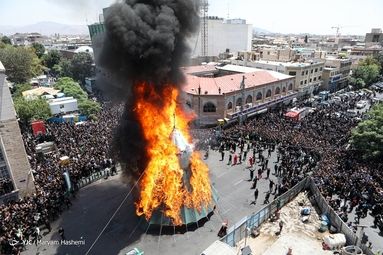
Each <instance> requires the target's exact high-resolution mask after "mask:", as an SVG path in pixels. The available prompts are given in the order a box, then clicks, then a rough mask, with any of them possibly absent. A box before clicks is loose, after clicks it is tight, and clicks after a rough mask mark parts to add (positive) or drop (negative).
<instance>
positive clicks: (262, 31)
mask: <svg viewBox="0 0 383 255" xmlns="http://www.w3.org/2000/svg"><path fill="white" fill-rule="evenodd" d="M253 33H254V34H266V35H267V34H272V33H273V32H270V31H268V30H266V29H263V28H260V27H253Z"/></svg>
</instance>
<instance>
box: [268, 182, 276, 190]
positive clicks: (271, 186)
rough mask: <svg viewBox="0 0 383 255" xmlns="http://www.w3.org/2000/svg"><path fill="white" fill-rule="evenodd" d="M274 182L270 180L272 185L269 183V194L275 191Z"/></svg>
mask: <svg viewBox="0 0 383 255" xmlns="http://www.w3.org/2000/svg"><path fill="white" fill-rule="evenodd" d="M274 184H275V183H274V182H273V181H272V180H270V183H269V192H271V191H272V190H273V186H274Z"/></svg>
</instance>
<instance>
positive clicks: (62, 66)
mask: <svg viewBox="0 0 383 255" xmlns="http://www.w3.org/2000/svg"><path fill="white" fill-rule="evenodd" d="M53 69H54V70H58V71H59V73H58V74H59V76H60V77H71V78H73V72H72V65H71V62H70V61H69V60H68V59H62V60H61V61H60V63H59V64H58V65H55V66H54V67H53Z"/></svg>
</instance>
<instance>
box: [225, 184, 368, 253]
mask: <svg viewBox="0 0 383 255" xmlns="http://www.w3.org/2000/svg"><path fill="white" fill-rule="evenodd" d="M308 189H309V190H310V191H311V193H312V197H310V199H315V202H316V204H317V206H318V207H319V209H320V211H321V213H322V214H327V215H328V217H329V219H330V221H331V224H332V226H334V227H335V228H336V229H337V230H338V231H339V232H341V233H343V234H344V235H345V236H346V240H347V245H356V244H357V243H358V240H359V237H358V236H357V235H356V234H355V233H354V231H352V230H351V229H350V228H349V227H348V226H347V224H346V223H344V222H343V221H342V219H341V218H340V217H339V216H338V215H337V214H336V212H335V211H334V210H333V209H332V208H331V207H330V206H329V205H328V203H327V202H326V200H325V199H324V197H323V196H322V194H321V193H320V191H319V189H318V187H317V186H316V185H315V182H314V180H313V179H312V178H311V177H306V178H305V179H303V180H302V181H300V182H299V183H298V184H296V185H295V186H294V187H293V188H291V189H290V190H289V191H287V192H285V193H284V194H283V195H281V196H279V197H278V198H277V199H275V200H274V201H272V202H271V203H270V204H268V205H266V206H265V207H263V208H262V209H261V210H259V211H258V212H256V213H254V214H252V215H250V216H246V217H244V218H243V219H242V220H240V221H239V222H237V223H236V224H234V225H233V226H232V227H231V228H229V230H228V232H227V235H226V236H224V237H222V238H221V239H220V240H221V241H222V242H225V243H227V244H229V245H230V246H232V247H235V246H236V244H237V243H238V242H239V241H240V240H242V239H244V238H245V237H247V236H248V233H247V229H248V228H249V229H251V228H253V227H258V226H260V225H261V224H262V223H263V222H265V221H267V220H268V219H269V218H270V216H272V215H273V214H274V213H275V212H276V211H277V209H279V208H282V207H283V206H284V205H285V204H287V203H288V202H290V201H291V200H292V199H293V198H295V197H296V196H297V195H298V194H299V193H300V192H302V191H304V190H308ZM359 247H360V248H361V249H362V250H363V252H364V254H366V255H374V253H373V252H372V251H371V250H370V249H369V248H368V247H367V246H366V245H363V244H362V245H359Z"/></svg>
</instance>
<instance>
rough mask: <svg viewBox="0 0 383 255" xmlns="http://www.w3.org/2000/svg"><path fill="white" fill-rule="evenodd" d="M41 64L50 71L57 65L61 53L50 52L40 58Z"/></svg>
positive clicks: (56, 51)
mask: <svg viewBox="0 0 383 255" xmlns="http://www.w3.org/2000/svg"><path fill="white" fill-rule="evenodd" d="M42 60H43V64H44V65H45V66H46V67H48V68H49V69H52V68H53V66H55V65H58V64H59V63H60V60H61V53H60V52H59V51H58V50H51V51H49V52H48V53H47V54H46V55H44V56H43V57H42Z"/></svg>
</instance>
